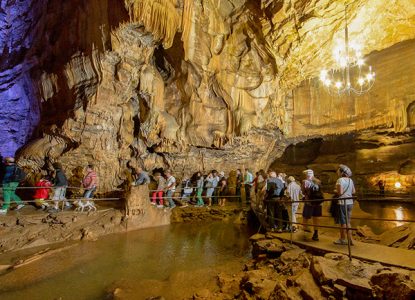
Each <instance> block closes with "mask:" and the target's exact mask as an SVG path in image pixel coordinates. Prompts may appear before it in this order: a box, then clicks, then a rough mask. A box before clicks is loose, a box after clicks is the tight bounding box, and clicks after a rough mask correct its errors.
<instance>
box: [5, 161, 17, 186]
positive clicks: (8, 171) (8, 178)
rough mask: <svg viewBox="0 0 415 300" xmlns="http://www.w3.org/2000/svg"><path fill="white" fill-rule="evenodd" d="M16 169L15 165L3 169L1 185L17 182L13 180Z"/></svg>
mask: <svg viewBox="0 0 415 300" xmlns="http://www.w3.org/2000/svg"><path fill="white" fill-rule="evenodd" d="M17 168H18V167H17V166H16V165H6V166H5V167H4V169H3V170H4V173H3V180H2V182H3V184H4V183H10V182H18V180H16V179H15V174H16V169H17Z"/></svg>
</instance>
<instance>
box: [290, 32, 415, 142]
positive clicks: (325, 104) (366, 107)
mask: <svg viewBox="0 0 415 300" xmlns="http://www.w3.org/2000/svg"><path fill="white" fill-rule="evenodd" d="M367 63H368V64H369V65H371V66H372V67H373V69H374V71H375V72H376V81H375V84H374V86H373V88H372V89H371V90H370V91H369V92H368V93H367V94H364V95H362V96H355V95H353V94H352V95H350V96H349V95H342V96H330V95H329V94H328V93H327V91H326V90H325V88H324V86H322V84H321V83H320V82H319V79H318V78H313V79H311V80H307V81H304V82H303V83H302V84H301V86H300V87H298V88H296V89H295V90H294V91H293V93H292V95H291V96H290V97H288V102H291V103H290V104H288V105H290V108H291V112H290V114H291V116H290V117H289V119H290V120H291V124H290V125H291V126H290V127H289V128H288V129H287V131H288V132H287V133H288V135H290V136H315V135H329V134H341V133H347V132H351V131H355V130H361V129H365V128H371V127H376V126H388V127H393V128H394V129H395V131H396V132H402V131H405V130H407V129H408V128H409V127H411V126H413V125H412V124H411V122H413V121H411V120H413V110H411V107H412V106H411V105H413V103H414V101H415V40H409V41H405V42H401V43H399V44H396V45H394V46H392V47H390V48H387V49H384V50H381V51H377V52H374V53H372V54H371V55H369V56H368V57H367Z"/></svg>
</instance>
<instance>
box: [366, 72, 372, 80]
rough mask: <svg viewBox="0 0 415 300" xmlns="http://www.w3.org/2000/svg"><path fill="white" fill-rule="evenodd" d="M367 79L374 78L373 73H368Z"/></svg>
mask: <svg viewBox="0 0 415 300" xmlns="http://www.w3.org/2000/svg"><path fill="white" fill-rule="evenodd" d="M366 79H367V80H368V81H371V80H372V79H373V74H372V73H368V74H367V75H366Z"/></svg>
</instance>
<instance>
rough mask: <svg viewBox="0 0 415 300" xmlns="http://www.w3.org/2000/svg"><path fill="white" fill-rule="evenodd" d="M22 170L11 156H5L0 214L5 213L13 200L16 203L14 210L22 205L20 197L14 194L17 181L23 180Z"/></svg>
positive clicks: (17, 184)
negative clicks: (2, 201)
mask: <svg viewBox="0 0 415 300" xmlns="http://www.w3.org/2000/svg"><path fill="white" fill-rule="evenodd" d="M24 177H25V176H24V172H23V170H22V169H20V167H19V166H17V165H16V164H15V161H14V158H13V157H6V158H5V166H4V173H3V179H2V183H3V200H4V203H3V206H2V208H1V209H0V214H3V215H5V214H6V213H7V211H8V209H9V207H10V202H11V201H14V202H16V204H17V208H16V210H19V209H21V208H22V207H24V204H23V202H22V199H20V197H19V196H17V195H16V188H17V187H18V186H19V183H20V182H21V181H22V180H24Z"/></svg>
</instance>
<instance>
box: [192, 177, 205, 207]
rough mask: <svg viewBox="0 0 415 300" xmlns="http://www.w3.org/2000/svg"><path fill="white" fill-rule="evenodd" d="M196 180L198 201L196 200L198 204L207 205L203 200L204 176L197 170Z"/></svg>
mask: <svg viewBox="0 0 415 300" xmlns="http://www.w3.org/2000/svg"><path fill="white" fill-rule="evenodd" d="M194 178H195V180H196V188H197V190H196V198H197V202H196V206H199V207H202V206H204V205H205V203H204V202H203V199H202V193H203V183H204V178H203V176H202V173H200V172H197V173H196V175H195V176H194Z"/></svg>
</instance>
